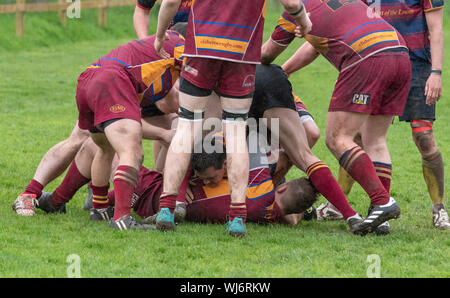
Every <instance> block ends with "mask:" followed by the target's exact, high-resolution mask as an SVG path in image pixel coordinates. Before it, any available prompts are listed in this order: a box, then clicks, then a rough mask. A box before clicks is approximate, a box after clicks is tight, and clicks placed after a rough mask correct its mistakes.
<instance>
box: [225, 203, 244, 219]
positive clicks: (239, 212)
mask: <svg viewBox="0 0 450 298" xmlns="http://www.w3.org/2000/svg"><path fill="white" fill-rule="evenodd" d="M228 217H229V219H230V221H233V220H234V218H235V217H240V218H242V220H243V221H244V222H245V220H246V219H247V204H246V203H231V205H230V213H228Z"/></svg>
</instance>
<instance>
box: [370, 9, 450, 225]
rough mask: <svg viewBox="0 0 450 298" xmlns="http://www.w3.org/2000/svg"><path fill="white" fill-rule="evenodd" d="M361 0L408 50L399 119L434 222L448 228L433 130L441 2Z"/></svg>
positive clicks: (441, 166)
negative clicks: (406, 126) (405, 125)
mask: <svg viewBox="0 0 450 298" xmlns="http://www.w3.org/2000/svg"><path fill="white" fill-rule="evenodd" d="M364 2H366V3H367V4H369V5H370V7H371V8H372V9H374V10H372V12H373V13H374V14H376V13H379V15H380V16H381V17H383V18H384V19H385V20H386V21H387V22H389V23H390V24H391V25H392V26H393V27H394V28H396V29H397V30H398V32H400V33H401V34H402V35H403V37H404V38H405V41H406V44H407V45H408V48H409V50H410V51H409V57H410V59H411V64H412V80H411V87H410V90H409V96H408V100H407V102H406V106H405V110H404V111H403V114H402V115H401V116H400V117H399V120H400V121H407V122H409V123H410V126H411V129H412V138H413V140H414V143H415V144H416V147H417V149H418V150H419V152H420V154H421V156H422V171H423V177H424V179H425V182H426V184H427V187H428V192H429V195H430V198H431V201H432V204H433V206H432V214H433V225H434V227H436V228H438V229H445V230H448V229H450V222H449V217H448V214H447V211H446V210H445V208H444V200H445V197H444V163H443V159H442V154H441V152H440V150H439V147H438V146H437V144H436V140H435V137H434V133H433V123H434V120H435V119H436V102H437V101H438V100H439V99H440V98H441V94H442V77H441V76H442V62H443V55H444V33H443V29H442V24H443V13H444V12H443V7H444V1H443V0H430V1H428V0H427V1H425V0H406V1H400V0H394V1H391V0H390V1H386V0H381V1H377V2H375V3H373V1H369V0H365V1H364ZM399 16H401V17H399Z"/></svg>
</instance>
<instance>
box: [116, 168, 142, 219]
mask: <svg viewBox="0 0 450 298" xmlns="http://www.w3.org/2000/svg"><path fill="white" fill-rule="evenodd" d="M138 178H139V171H138V170H137V169H135V168H133V167H130V166H124V165H121V166H118V167H117V170H116V173H115V175H114V196H115V207H114V220H118V219H119V218H121V217H123V216H126V215H128V214H130V213H131V200H132V198H133V192H134V189H135V187H136V185H137V182H138Z"/></svg>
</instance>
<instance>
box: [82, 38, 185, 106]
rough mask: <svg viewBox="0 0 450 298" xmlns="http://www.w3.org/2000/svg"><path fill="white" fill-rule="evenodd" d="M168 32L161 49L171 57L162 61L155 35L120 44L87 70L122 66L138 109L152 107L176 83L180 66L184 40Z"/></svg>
mask: <svg viewBox="0 0 450 298" xmlns="http://www.w3.org/2000/svg"><path fill="white" fill-rule="evenodd" d="M168 32H169V40H167V41H166V42H165V43H164V50H166V51H167V53H169V54H170V58H168V59H161V58H160V57H159V56H158V54H157V53H156V51H155V48H154V46H153V43H154V41H155V35H153V36H149V37H147V38H144V39H141V40H134V41H131V42H129V43H127V44H124V45H121V46H119V47H117V48H116V49H114V50H112V51H111V52H109V53H108V54H107V55H105V56H103V57H102V58H100V59H99V60H97V62H96V63H94V64H92V65H91V66H90V67H89V68H94V69H96V68H102V67H121V68H124V69H125V70H126V71H127V72H128V73H129V75H130V79H131V81H132V83H133V85H134V86H135V88H136V93H137V94H138V100H139V102H140V105H141V107H146V106H149V105H152V104H154V102H156V101H158V100H160V99H162V98H163V97H164V96H166V95H167V93H169V91H170V90H171V89H172V87H173V85H174V84H175V82H176V81H177V79H178V77H179V74H180V70H181V66H182V63H183V51H184V39H183V37H182V36H181V35H179V34H178V33H177V32H175V31H170V30H169V31H168Z"/></svg>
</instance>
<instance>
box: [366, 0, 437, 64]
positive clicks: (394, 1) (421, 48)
mask: <svg viewBox="0 0 450 298" xmlns="http://www.w3.org/2000/svg"><path fill="white" fill-rule="evenodd" d="M363 1H364V2H366V3H367V4H368V5H369V6H370V7H372V8H374V9H375V11H376V12H378V13H379V15H380V16H381V17H382V18H384V19H385V20H386V21H388V22H389V24H391V25H392V26H393V27H394V28H395V29H397V30H398V32H400V34H401V35H402V36H403V38H404V39H405V41H406V44H407V46H408V48H409V55H410V57H411V59H422V60H425V61H429V62H431V53H430V39H429V37H428V35H429V32H428V26H427V21H426V19H425V13H426V12H429V11H432V10H435V9H441V8H442V7H443V6H444V0H363Z"/></svg>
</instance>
